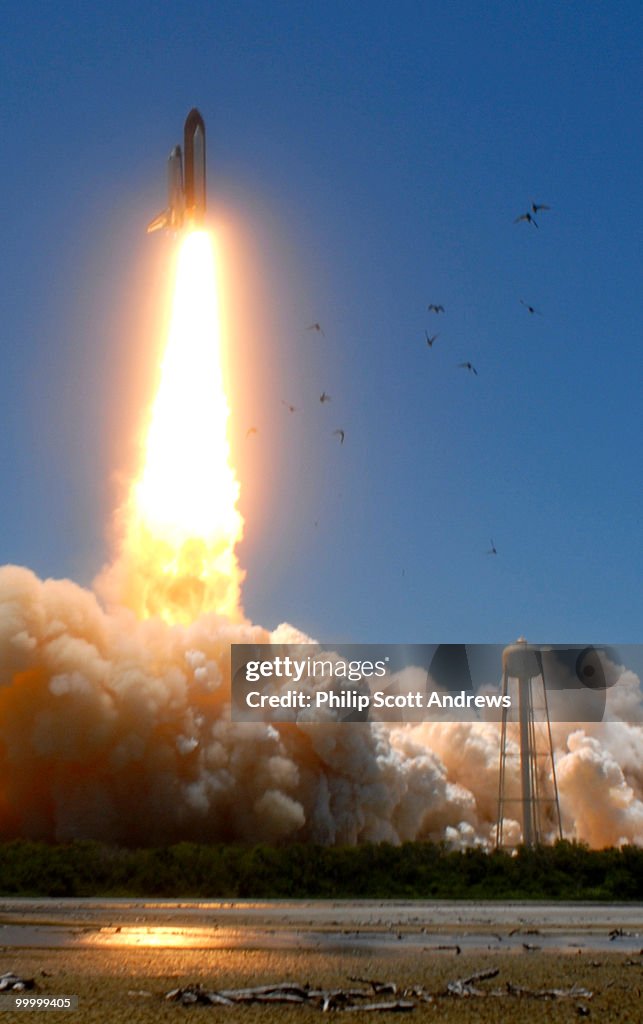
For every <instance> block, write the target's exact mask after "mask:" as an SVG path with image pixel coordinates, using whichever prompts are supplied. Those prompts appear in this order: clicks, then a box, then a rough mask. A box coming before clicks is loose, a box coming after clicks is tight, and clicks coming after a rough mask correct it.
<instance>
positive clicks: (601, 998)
mask: <svg viewBox="0 0 643 1024" xmlns="http://www.w3.org/2000/svg"><path fill="white" fill-rule="evenodd" d="M0 964H1V966H0V973H4V972H5V971H8V970H13V971H15V972H17V973H19V974H21V975H22V976H30V977H31V976H33V977H35V978H36V982H37V984H38V991H39V992H40V993H42V994H49V995H71V994H75V995H78V997H79V1008H78V1010H77V1011H75V1012H68V1013H59V1012H55V1011H48V1012H47V1015H46V1017H45V1020H47V1021H49V1022H50V1024H55V1022H56V1021H59V1020H60V1021H63V1020H66V1021H69V1020H74V1019H75V1020H78V1021H82V1022H87V1024H94V1022H110V1024H111V1022H113V1024H120V1022H128V1024H147V1022H150V1024H151V1022H156V1021H159V1022H160V1021H179V1020H181V1021H182V1020H187V1019H190V1018H192V1019H195V1020H198V1021H203V1020H216V1021H223V1020H234V1021H242V1022H248V1024H250V1022H255V1021H256V1022H278V1021H283V1022H285V1024H308V1022H310V1021H313V1020H318V1019H319V1018H320V1016H321V1011H320V1010H318V1009H314V1008H312V1007H308V1006H293V1007H290V1006H274V1007H267V1006H258V1005H244V1006H234V1007H232V1008H227V1007H183V1006H180V1005H177V1004H175V1003H170V1002H167V1001H166V1000H165V998H164V995H165V993H166V992H167V991H169V990H170V989H172V988H175V987H177V986H187V985H190V984H193V983H195V982H200V983H201V984H202V985H204V986H205V987H207V988H209V989H217V988H233V987H242V986H246V985H248V986H250V985H260V984H264V983H265V984H268V983H274V982H278V981H286V980H288V981H296V982H298V983H299V984H303V983H306V982H309V983H310V984H311V985H312V986H314V987H318V986H319V987H331V988H332V987H347V986H349V985H350V984H351V983H350V982H349V980H348V979H349V977H350V976H351V975H355V976H358V977H362V978H369V979H378V980H380V981H388V980H394V981H395V982H396V983H397V985H398V986H400V987H404V986H412V985H418V984H419V985H422V986H423V988H424V989H425V990H428V991H430V992H432V993H435V999H434V1000H433V1001H432V1002H429V1003H417V1005H416V1008H415V1009H414V1010H412V1011H410V1012H409V1013H408V1014H407V1017H408V1019H409V1020H410V1021H418V1022H419V1021H445V1022H456V1021H457V1022H460V1021H462V1022H472V1024H473V1022H480V1024H486V1022H496V1024H499V1022H513V1021H516V1022H523V1021H529V1022H532V1021H533V1022H534V1024H536V1022H541V1021H542V1022H543V1024H544V1022H546V1021H547V1022H552V1024H556V1022H559V1021H560V1022H563V1021H564V1022H570V1021H575V1020H582V1019H584V1018H585V1017H586V1016H588V1019H589V1020H594V1021H600V1022H605V1021H610V1022H611V1021H618V1022H620V1024H625V1022H627V1024H639V1022H640V1021H641V1020H642V1019H643V998H642V996H641V987H642V986H643V966H642V959H641V957H635V958H632V957H629V956H627V955H626V954H622V953H610V954H607V955H603V956H601V957H599V958H594V957H593V956H591V955H589V954H584V953H581V954H567V955H553V954H551V953H545V952H538V951H536V952H525V951H523V952H522V953H505V952H491V951H486V952H484V953H479V954H470V953H463V954H461V955H457V954H455V953H453V952H448V951H444V952H421V953H417V952H415V953H411V952H409V951H408V950H400V951H399V952H397V951H394V952H389V953H387V954H386V955H385V956H382V955H375V956H372V955H369V954H365V953H351V952H344V953H341V954H333V953H330V954H329V953H328V952H325V953H313V952H309V951H304V952H288V951H283V950H279V951H276V950H252V951H238V950H236V951H232V952H220V951H195V950H188V951H186V950H182V951H176V950H150V949H146V950H101V951H98V950H82V949H81V950H74V951H71V952H70V950H68V949H66V950H63V949H58V950H44V951H43V950H30V951H26V950H12V951H10V952H9V953H7V951H2V954H1V959H0ZM487 967H497V968H498V969H499V974H498V976H497V977H496V978H493V979H491V980H489V981H483V982H480V983H479V988H480V989H484V990H486V991H487V992H488V993H489V994H487V995H485V996H480V997H470V998H457V997H453V996H446V995H440V994H439V993H440V992H442V991H443V990H444V989H445V987H446V984H447V983H448V982H449V981H452V980H454V979H456V978H462V977H466V976H467V975H469V974H472V973H474V972H476V971H479V970H482V969H484V968H487ZM508 982H510V983H513V984H514V985H520V986H523V987H529V988H534V989H537V988H552V987H556V988H570V987H571V986H572V985H574V984H575V985H580V986H583V987H584V988H587V989H589V990H590V991H591V992H592V993H593V996H592V997H591V998H588V997H586V996H583V997H579V996H573V997H571V998H558V999H542V998H536V997H533V996H516V995H509V994H500V995H493V994H491V993H492V992H493V991H494V990H496V991H501V992H503V993H506V986H507V983H508ZM144 993H147V994H144ZM387 998H388V997H387ZM586 1011H589V1014H587V1012H586ZM338 1012H339V1011H338ZM25 1016H26V1015H25V1013H23V1012H15V1011H5V1012H0V1020H1V1021H2V1022H3V1024H4V1022H10V1021H19V1020H24V1019H25ZM335 1016H337V1014H335ZM390 1016H391V1015H390V1013H388V1012H387V1013H376V1014H373V1013H364V1012H357V1013H351V1014H349V1016H348V1018H347V1019H349V1020H358V1021H359V1020H370V1021H377V1020H380V1019H390ZM31 1019H33V1017H32V1018H31ZM322 1019H324V1018H323V1017H322Z"/></svg>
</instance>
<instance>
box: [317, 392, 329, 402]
mask: <svg viewBox="0 0 643 1024" xmlns="http://www.w3.org/2000/svg"><path fill="white" fill-rule="evenodd" d="M319 401H320V402H321V403H322V405H323V404H324V402H330V395H327V394H326V392H325V391H322V393H321V395H320V396H319Z"/></svg>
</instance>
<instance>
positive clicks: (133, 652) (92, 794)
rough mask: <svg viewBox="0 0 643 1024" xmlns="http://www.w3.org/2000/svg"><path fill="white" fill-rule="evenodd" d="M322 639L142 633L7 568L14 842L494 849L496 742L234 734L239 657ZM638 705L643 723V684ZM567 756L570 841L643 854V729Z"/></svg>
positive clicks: (239, 632) (3, 822)
mask: <svg viewBox="0 0 643 1024" xmlns="http://www.w3.org/2000/svg"><path fill="white" fill-rule="evenodd" d="M306 639H307V638H305V637H303V636H302V635H301V634H300V633H299V632H298V631H297V630H295V629H293V628H292V627H289V626H281V627H279V628H278V629H277V630H276V631H275V632H274V633H272V634H270V633H268V632H266V631H265V630H263V629H261V628H260V627H257V626H252V625H250V624H248V623H244V622H234V621H230V620H229V619H226V618H222V617H220V616H217V615H215V614H203V615H201V616H200V617H199V618H197V619H196V620H195V621H194V622H193V623H191V624H190V625H186V626H178V625H175V626H169V625H166V624H165V623H164V622H162V621H161V620H159V619H147V620H139V619H138V618H137V617H136V616H135V615H134V614H133V613H132V612H131V611H128V610H126V609H118V608H115V609H110V611H109V612H107V611H105V610H104V609H103V607H102V606H101V605H100V604H99V602H98V600H97V598H96V596H95V595H94V594H93V593H92V592H91V591H87V590H84V589H82V588H80V587H78V586H77V585H75V584H74V583H72V582H70V581H68V580H45V581H41V580H40V579H38V578H37V577H36V576H35V575H34V574H33V573H32V572H30V571H29V570H27V569H23V568H17V567H13V566H6V567H4V568H1V569H0V836H1V837H2V838H5V839H6V838H12V837H17V836H21V837H30V838H41V839H49V840H54V839H55V840H67V839H72V838H80V837H82V838H95V839H100V840H106V841H112V842H118V843H125V844H148V843H164V842H171V841H175V840H178V839H192V840H196V841H204V842H205V841H213V840H224V841H225V840H248V841H264V842H282V841H295V840H298V841H315V842H321V843H358V842H363V841H369V840H370V841H380V840H388V841H390V842H400V841H403V840H406V839H417V838H424V839H436V840H438V839H445V838H446V839H447V840H448V841H450V842H452V843H454V844H458V845H471V844H473V843H480V844H483V845H487V844H489V843H490V842H491V841H492V839H493V834H494V824H495V815H496V801H497V787H498V741H499V736H498V726H497V725H494V724H491V723H487V724H482V723H440V724H427V723H423V724H418V725H400V724H395V725H393V724H385V723H377V724H350V725H346V724H343V725H336V726H333V725H330V724H319V723H315V724H313V723H301V724H286V725H280V726H279V728H276V727H274V726H272V725H269V724H249V723H234V722H231V721H230V717H229V687H230V644H231V643H269V642H278V643H293V642H305V641H306ZM624 692H625V693H626V696H627V695H628V694H629V698H628V699H630V700H631V703H632V705H633V706H634V705H636V706H639V705H640V703H641V693H640V685H639V681H638V679H636V677H634V676H632V677H631V679H629V680H628V687H626V688H625V691H624ZM634 720H635V719H634V718H633V716H632V714H631V710H630V712H629V713H628V722H630V723H631V722H632V721H634ZM554 740H555V744H556V748H557V768H558V780H559V786H560V794H561V805H562V811H563V817H564V820H563V826H564V831H565V834H566V835H567V836H569V837H570V838H571V837H574V838H578V839H582V840H586V841H587V842H589V843H590V844H591V845H593V846H604V845H609V844H615V843H623V842H636V843H643V730H642V728H641V725H640V724H626V723H625V722H612V723H609V724H601V725H588V726H584V727H578V726H574V727H570V726H563V725H556V726H555V727H554ZM511 829H512V826H511V824H510V823H508V825H507V827H506V831H505V835H506V836H507V838H511V836H512V832H511ZM514 833H515V834H516V836H517V835H518V833H519V829H518V826H517V824H516V826H515V829H514Z"/></svg>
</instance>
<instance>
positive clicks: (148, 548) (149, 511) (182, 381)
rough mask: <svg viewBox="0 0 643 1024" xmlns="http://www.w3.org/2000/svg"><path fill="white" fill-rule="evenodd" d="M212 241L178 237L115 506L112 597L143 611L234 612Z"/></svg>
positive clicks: (232, 530) (233, 503)
mask: <svg viewBox="0 0 643 1024" xmlns="http://www.w3.org/2000/svg"><path fill="white" fill-rule="evenodd" d="M222 340H223V339H222V331H221V315H220V308H219V296H218V289H217V273H216V263H215V252H214V245H213V241H212V239H211V237H210V235H209V234H208V233H207V232H205V231H198V232H193V233H191V234H189V235H187V236H185V237H184V238H183V239H182V240H181V247H180V251H179V256H178V264H177V270H176V279H175V285H174V297H173V303H172V311H171V318H170V325H169V332H168V338H167V344H166V348H165V352H164V355H163V359H162V364H161V377H160V383H159V387H158V391H157V394H156V398H155V400H154V403H153V406H152V410H151V415H150V418H149V423H148V426H147V436H146V441H145V451H144V461H143V465H142V468H141V470H140V473H139V475H138V477H137V479H136V480H135V482H134V484H133V485H132V488H131V491H130V495H129V499H128V502H127V504H126V507H125V509H124V510H123V520H124V522H123V531H124V536H123V540H122V546H121V557H120V559H119V560H118V562H117V564H116V566H115V567H113V568H112V570H109V572H110V574H111V576H112V577H114V575H118V577H119V579H118V581H117V589H118V591H119V595H118V596H119V599H120V601H121V602H122V603H123V604H125V605H127V606H128V607H130V608H132V610H133V611H135V612H136V614H137V615H138V616H139V617H141V618H149V617H151V616H159V617H161V618H162V619H164V620H165V621H166V622H168V623H184V624H185V623H188V622H190V621H192V620H193V619H194V618H196V617H197V616H198V615H200V614H202V613H203V612H207V611H214V612H217V613H219V614H221V615H225V616H226V617H228V618H230V619H235V618H237V619H238V618H239V616H240V611H239V609H240V586H241V582H242V578H243V574H242V571H241V570H240V568H239V566H238V563H237V559H236V556H235V552H234V548H235V544H237V542H238V541H239V540H240V539H241V536H242V532H243V521H242V518H241V515H240V513H239V511H238V509H237V500H238V497H239V484H238V482H237V479H236V477H235V474H234V470H233V469H232V466H231V463H230V448H229V444H228V437H227V426H228V418H229V407H228V403H227V400H226V395H225V390H224V382H223V373H222Z"/></svg>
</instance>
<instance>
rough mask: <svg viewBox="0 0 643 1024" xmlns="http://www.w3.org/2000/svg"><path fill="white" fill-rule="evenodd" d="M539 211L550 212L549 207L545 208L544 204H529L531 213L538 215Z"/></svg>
mask: <svg viewBox="0 0 643 1024" xmlns="http://www.w3.org/2000/svg"><path fill="white" fill-rule="evenodd" d="M539 210H551V206H547V205H546V203H534V202H532V204H531V212H532V213H538V211H539Z"/></svg>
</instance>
